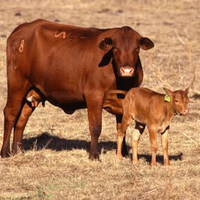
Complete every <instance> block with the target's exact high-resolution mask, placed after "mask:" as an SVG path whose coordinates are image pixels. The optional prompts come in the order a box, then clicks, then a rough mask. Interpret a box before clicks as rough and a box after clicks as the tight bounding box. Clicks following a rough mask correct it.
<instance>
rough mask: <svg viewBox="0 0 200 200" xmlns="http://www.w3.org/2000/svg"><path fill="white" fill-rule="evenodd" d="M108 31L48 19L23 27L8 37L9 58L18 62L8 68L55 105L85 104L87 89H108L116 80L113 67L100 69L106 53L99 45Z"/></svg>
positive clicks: (10, 75)
mask: <svg viewBox="0 0 200 200" xmlns="http://www.w3.org/2000/svg"><path fill="white" fill-rule="evenodd" d="M108 31H109V30H108V29H105V30H104V29H95V28H81V27H75V26H69V25H63V24H57V23H52V22H48V21H45V20H36V21H34V22H31V23H25V24H22V25H20V26H19V27H17V28H16V29H15V30H14V31H13V32H12V34H11V35H10V37H9V38H8V45H7V46H8V51H7V53H8V59H11V60H15V61H14V62H13V65H14V66H13V65H8V67H12V68H13V67H14V69H16V70H18V72H19V73H20V76H24V77H28V79H29V81H30V82H31V84H32V85H33V86H34V87H36V88H38V89H39V90H40V91H41V92H42V93H43V94H44V96H46V98H47V99H48V100H49V101H50V102H51V103H53V104H63V103H65V104H71V103H74V102H83V101H84V97H83V93H84V89H85V86H87V85H88V86H87V87H93V88H94V86H95V85H96V88H94V89H99V88H98V87H104V88H105V87H109V85H111V84H113V81H114V79H115V78H114V72H113V68H112V66H111V64H110V66H109V67H102V68H100V67H99V66H98V65H99V63H100V62H101V59H102V56H103V53H104V52H102V50H101V49H99V46H98V45H99V42H100V41H101V40H102V39H103V38H104V32H108ZM112 31H114V30H112ZM9 49H12V50H11V51H10V50H9ZM94 54H95V57H94ZM16 70H14V71H16ZM8 71H9V70H8ZM14 73H15V72H14ZM105 74H110V77H108V76H107V75H106V76H105V77H104V75H105ZM12 76H13V73H9V75H8V78H9V77H10V79H11V78H12ZM102 80H104V84H101V86H99V83H100V82H102ZM90 85H91V86H90ZM104 90H105V89H104ZM96 91H97V90H96Z"/></svg>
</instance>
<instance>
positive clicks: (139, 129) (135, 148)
mask: <svg viewBox="0 0 200 200" xmlns="http://www.w3.org/2000/svg"><path fill="white" fill-rule="evenodd" d="M144 129H145V125H143V124H141V123H138V122H136V124H135V130H134V132H133V133H132V140H131V141H132V155H133V164H138V156H137V152H138V142H139V140H140V136H141V135H142V133H143V132H144Z"/></svg>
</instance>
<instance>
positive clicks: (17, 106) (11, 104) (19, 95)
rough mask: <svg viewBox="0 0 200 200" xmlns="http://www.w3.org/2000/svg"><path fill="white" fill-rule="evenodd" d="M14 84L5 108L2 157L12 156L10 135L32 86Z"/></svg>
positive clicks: (9, 91)
mask: <svg viewBox="0 0 200 200" xmlns="http://www.w3.org/2000/svg"><path fill="white" fill-rule="evenodd" d="M24 83H25V84H19V82H18V83H17V82H16V84H14V83H13V88H11V87H9V89H8V99H7V103H6V106H5V108H4V136H3V145H2V149H1V156H2V157H8V156H10V135H11V131H12V128H13V127H14V125H15V123H16V121H17V119H18V117H19V114H20V112H21V109H22V104H23V98H24V97H25V95H26V93H27V92H28V89H29V88H30V85H29V84H28V83H27V82H26V81H24Z"/></svg>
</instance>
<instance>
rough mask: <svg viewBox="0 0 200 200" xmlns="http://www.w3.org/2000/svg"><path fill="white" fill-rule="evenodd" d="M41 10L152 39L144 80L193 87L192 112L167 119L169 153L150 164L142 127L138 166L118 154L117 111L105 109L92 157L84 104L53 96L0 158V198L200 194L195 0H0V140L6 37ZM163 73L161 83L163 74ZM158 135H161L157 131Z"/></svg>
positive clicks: (188, 199)
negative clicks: (166, 160)
mask: <svg viewBox="0 0 200 200" xmlns="http://www.w3.org/2000/svg"><path fill="white" fill-rule="evenodd" d="M38 18H43V19H48V20H50V21H56V22H58V23H59V22H61V23H65V24H73V25H78V26H83V27H91V26H93V27H100V28H106V27H118V26H124V25H128V26H131V27H132V28H133V29H135V30H137V31H138V32H139V33H140V34H141V35H143V36H147V37H149V38H150V39H152V41H154V43H155V47H154V48H153V49H152V50H149V51H146V52H144V51H141V53H140V55H141V60H142V64H143V68H144V73H145V76H144V81H143V84H142V85H143V86H146V87H149V88H151V89H153V90H156V91H159V92H163V90H162V87H163V86H167V84H170V85H172V86H173V88H174V89H179V88H182V89H183V88H186V87H187V86H189V84H190V83H191V80H192V78H193V76H194V68H195V69H196V71H195V74H196V79H195V82H194V84H193V86H192V87H191V89H190V93H189V96H190V100H191V102H190V104H189V109H190V113H189V115H187V116H186V117H179V116H177V117H176V118H175V119H174V121H173V122H172V124H171V131H170V138H169V156H170V162H171V165H170V166H169V167H164V166H163V160H162V159H163V157H162V155H163V154H162V149H161V146H160V141H159V150H158V159H157V161H158V166H157V167H150V158H151V152H150V143H149V137H148V132H147V131H146V132H145V133H144V134H143V136H142V138H141V140H140V143H139V165H138V166H134V165H132V163H131V154H132V153H131V149H130V145H131V140H130V138H131V137H130V135H131V131H132V130H133V125H132V126H131V127H129V129H128V133H127V144H128V147H129V157H128V158H124V159H123V160H122V161H117V160H116V142H115V140H116V129H115V117H114V116H112V115H111V114H108V113H107V112H104V113H103V130H102V134H101V136H100V143H99V148H100V151H101V155H100V157H101V161H102V162H98V161H90V160H89V159H88V149H89V146H90V134H89V129H88V120H87V110H86V109H84V110H79V111H76V112H75V113H74V114H73V115H71V116H70V115H66V114H65V113H64V112H63V111H62V110H60V109H59V108H56V107H53V106H52V105H50V104H49V103H46V106H45V107H44V108H43V107H42V106H41V105H40V106H39V107H38V108H37V109H36V111H35V112H34V114H33V115H32V116H31V118H30V120H29V122H28V124H27V126H26V129H25V131H24V140H23V143H24V149H25V152H24V153H19V154H18V155H15V156H12V157H10V158H7V159H1V158H0V199H23V200H24V199H52V200H60V199H95V200H97V199H98V200H99V199H110V200H113V199H117V200H118V199H138V200H143V199H144V200H147V199H151V200H152V199H153V200H154V199H156V200H158V199H162V200H169V199H170V200H171V199H173V200H178V199H179V200H197V199H200V136H199V132H200V81H199V80H200V68H199V67H200V2H199V0H152V1H147V0H110V1H108V0H94V1H92V0H73V1H70V0H57V1H55V0H0V146H1V145H2V139H3V112H2V110H3V108H4V106H5V103H6V98H7V83H6V55H5V49H6V39H7V37H8V36H9V34H10V33H11V31H12V30H13V29H14V28H15V27H16V26H17V25H19V24H21V23H24V22H26V21H28V22H29V21H33V20H35V19H38ZM158 75H159V77H160V78H161V79H162V80H163V81H165V82H166V83H165V84H164V83H163V82H161V81H160V79H159V78H158ZM159 140H160V136H159Z"/></svg>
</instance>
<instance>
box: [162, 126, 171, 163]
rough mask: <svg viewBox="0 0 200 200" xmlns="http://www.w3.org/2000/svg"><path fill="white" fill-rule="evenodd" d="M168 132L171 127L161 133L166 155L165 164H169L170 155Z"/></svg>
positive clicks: (164, 154)
mask: <svg viewBox="0 0 200 200" xmlns="http://www.w3.org/2000/svg"><path fill="white" fill-rule="evenodd" d="M168 132H169V129H167V130H165V132H164V133H163V134H162V135H161V141H162V148H163V156H164V165H165V166H169V165H170V163H169V157H168Z"/></svg>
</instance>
